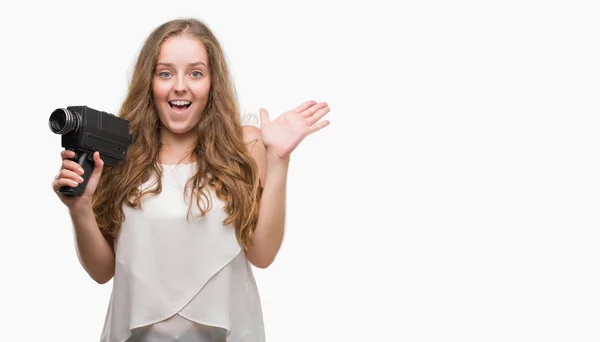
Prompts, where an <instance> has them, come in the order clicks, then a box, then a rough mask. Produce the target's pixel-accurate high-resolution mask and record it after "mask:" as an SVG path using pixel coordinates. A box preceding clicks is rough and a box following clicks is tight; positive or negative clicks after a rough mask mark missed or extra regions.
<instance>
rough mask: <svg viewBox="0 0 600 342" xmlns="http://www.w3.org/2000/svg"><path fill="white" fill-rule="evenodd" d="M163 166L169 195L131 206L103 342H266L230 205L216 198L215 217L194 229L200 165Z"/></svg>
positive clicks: (119, 245) (117, 247)
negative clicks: (190, 188)
mask: <svg viewBox="0 0 600 342" xmlns="http://www.w3.org/2000/svg"><path fill="white" fill-rule="evenodd" d="M161 166H162V168H163V178H162V185H163V189H162V192H161V193H160V194H159V195H151V196H150V195H148V196H146V197H144V199H143V200H142V209H132V208H129V207H128V206H125V207H124V211H125V217H126V220H125V222H123V225H122V227H121V231H120V233H119V236H118V238H117V240H116V241H115V254H116V265H115V275H114V278H113V288H112V293H111V297H110V302H109V306H108V310H107V314H106V320H105V324H104V328H103V330H102V336H101V341H110V342H122V341H137V342H151V341H152V342H155V341H156V342H158V341H161V342H162V341H165V342H166V341H189V342H199V341H231V342H260V341H264V340H265V332H264V327H263V316H262V309H261V303H260V297H259V294H258V290H257V286H256V282H255V279H254V276H253V273H252V268H251V265H250V263H249V262H248V260H247V259H246V255H245V253H244V252H243V250H242V249H241V247H240V245H239V244H238V242H237V240H236V238H235V231H234V228H233V226H231V225H227V226H225V225H223V223H222V221H223V220H224V219H225V217H226V212H225V211H224V210H223V207H224V203H223V202H222V201H221V200H219V199H218V198H217V197H216V195H215V194H214V192H212V191H211V192H210V195H211V199H212V210H210V211H209V212H208V213H207V214H206V215H205V216H204V217H203V218H200V219H194V218H193V216H190V217H189V222H188V218H187V216H186V214H187V210H188V205H187V202H186V201H184V198H183V194H184V193H183V190H184V187H185V183H186V181H187V180H188V179H189V177H190V176H191V175H192V174H193V173H194V172H195V171H196V164H195V163H193V164H179V165H163V164H161ZM154 184H155V182H154V179H150V180H149V181H148V182H146V183H145V184H144V185H143V186H142V187H144V188H146V187H152V186H154ZM187 199H189V196H188V197H187ZM198 213H199V210H198V208H197V206H196V204H195V199H194V203H193V206H192V212H191V214H192V215H197V214H198Z"/></svg>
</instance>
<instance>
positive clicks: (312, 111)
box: [300, 102, 329, 118]
mask: <svg viewBox="0 0 600 342" xmlns="http://www.w3.org/2000/svg"><path fill="white" fill-rule="evenodd" d="M328 106H329V105H328V104H327V102H319V103H315V104H314V105H312V106H310V107H308V108H306V109H305V110H304V111H302V112H301V113H300V114H301V115H302V116H304V117H305V118H309V117H311V116H312V115H314V114H315V113H316V112H318V111H319V110H321V109H323V108H327V107H328Z"/></svg>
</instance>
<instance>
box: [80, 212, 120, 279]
mask: <svg viewBox="0 0 600 342" xmlns="http://www.w3.org/2000/svg"><path fill="white" fill-rule="evenodd" d="M70 214H71V221H72V222H73V228H74V236H75V245H76V249H77V256H78V258H79V262H80V263H81V265H82V266H83V268H84V269H85V270H86V272H87V273H88V274H89V275H90V277H92V279H94V280H95V281H96V282H98V283H99V284H104V283H106V282H108V281H109V280H110V279H111V278H112V277H113V275H114V271H115V256H114V253H113V250H112V248H111V247H110V245H109V244H108V242H107V241H106V239H105V238H104V236H103V235H102V233H101V232H100V229H99V228H98V224H97V222H96V217H95V215H94V212H93V210H92V209H91V208H89V209H82V210H77V212H70Z"/></svg>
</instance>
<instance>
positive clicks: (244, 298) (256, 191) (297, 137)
mask: <svg viewBox="0 0 600 342" xmlns="http://www.w3.org/2000/svg"><path fill="white" fill-rule="evenodd" d="M328 112H329V107H328V105H327V104H326V103H324V102H323V103H316V102H315V101H307V102H305V103H303V104H301V105H299V106H298V107H296V108H294V109H292V110H290V111H289V112H286V113H284V114H282V115H281V116H279V117H278V118H277V119H275V120H273V121H271V120H270V119H269V114H268V112H267V111H266V110H264V109H261V110H260V121H261V122H260V125H258V126H259V127H254V126H242V123H241V121H240V117H239V111H238V107H237V100H236V98H235V91H234V87H233V84H232V82H231V80H230V75H229V71H228V67H227V65H226V62H225V58H224V54H223V51H222V50H221V46H220V44H219V42H218V41H217V39H216V38H215V36H214V35H213V34H212V32H211V31H210V29H209V28H208V27H207V26H206V25H205V24H203V23H202V22H200V21H197V20H193V19H187V20H173V21H170V22H167V23H164V24H163V25H161V26H159V27H157V28H156V29H155V30H154V31H153V32H152V33H151V34H150V36H149V37H148V39H147V40H146V42H145V44H144V46H143V48H142V50H141V52H140V55H139V58H138V60H137V64H136V66H135V69H134V73H133V77H132V80H131V84H130V88H129V92H128V94H127V97H126V99H125V101H124V103H123V106H122V108H121V111H120V113H119V116H120V117H122V118H124V119H127V120H129V121H130V125H131V132H130V133H131V135H132V136H133V143H132V145H131V146H130V148H129V150H128V152H127V156H126V158H125V160H123V161H122V162H121V163H120V164H119V165H118V166H115V167H106V168H104V167H103V162H102V159H101V156H100V155H99V154H98V153H97V152H96V153H95V154H94V161H95V168H94V170H93V173H92V175H91V176H90V179H89V181H88V184H87V187H86V189H85V191H84V193H83V195H82V196H80V197H75V198H72V197H65V196H63V195H61V194H59V193H58V189H59V188H60V187H61V186H65V185H68V186H76V185H77V182H81V181H82V179H81V174H82V172H83V171H82V169H81V167H79V165H78V164H77V163H75V162H74V161H72V160H70V159H71V158H73V157H74V154H73V152H71V151H63V152H62V158H63V164H62V168H61V170H60V172H59V174H58V175H57V177H56V179H55V181H54V182H53V189H54V190H55V192H57V194H58V196H59V198H60V200H61V201H62V202H63V203H64V204H65V205H66V206H67V207H68V209H69V213H70V215H71V218H72V221H73V224H74V227H75V236H76V245H77V253H78V257H79V260H80V262H81V264H82V266H83V267H84V269H85V270H86V271H87V272H88V273H89V275H90V276H91V277H92V278H93V279H94V280H95V281H97V282H98V283H101V284H103V283H106V282H108V281H109V280H111V279H113V289H112V294H111V298H110V303H109V307H108V311H107V315H106V321H105V325H104V328H103V331H102V338H101V340H102V341H263V340H264V339H265V334H264V328H263V321H262V312H261V305H260V298H259V295H258V291H257V288H256V284H255V281H254V277H253V275H252V269H251V267H250V264H252V265H254V266H256V267H259V268H265V267H268V266H269V265H270V264H271V263H272V262H273V260H274V259H275V257H276V255H277V253H278V251H279V248H280V246H281V242H282V238H283V233H284V221H285V189H286V179H287V171H288V166H289V160H290V154H291V152H292V151H293V150H294V149H295V148H296V147H297V146H298V144H299V143H300V142H301V141H302V140H303V139H304V138H305V137H306V136H307V135H309V134H311V133H314V132H316V131H319V130H320V129H322V128H323V127H325V126H327V125H328V124H329V122H328V121H327V120H321V118H322V117H323V116H324V115H325V114H327V113H328ZM113 277H114V278H113Z"/></svg>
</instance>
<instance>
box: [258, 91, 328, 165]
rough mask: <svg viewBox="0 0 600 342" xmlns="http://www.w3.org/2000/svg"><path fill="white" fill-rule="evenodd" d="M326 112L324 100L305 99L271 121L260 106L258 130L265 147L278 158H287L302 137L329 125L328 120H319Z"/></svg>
mask: <svg viewBox="0 0 600 342" xmlns="http://www.w3.org/2000/svg"><path fill="white" fill-rule="evenodd" d="M327 113H329V105H328V104H327V103H326V102H319V103H317V102H316V101H307V102H304V103H303V104H301V105H300V106H298V107H296V108H295V109H292V110H290V111H287V112H285V113H283V114H282V115H280V116H279V117H277V118H276V119H275V120H273V121H271V120H270V119H269V113H268V112H267V110H266V109H264V108H261V109H260V130H261V134H262V141H263V143H264V145H265V148H266V149H267V151H270V152H272V153H273V154H274V155H275V156H276V157H278V158H280V159H283V160H287V159H289V157H290V154H291V153H292V151H293V150H294V149H295V148H296V147H297V146H298V145H299V144H300V142H301V141H302V140H303V139H304V138H306V137H307V136H308V135H310V134H312V133H315V132H317V131H319V130H321V129H322V128H324V127H326V126H327V125H329V121H328V120H323V121H319V120H321V118H322V117H323V116H325V114H327Z"/></svg>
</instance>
